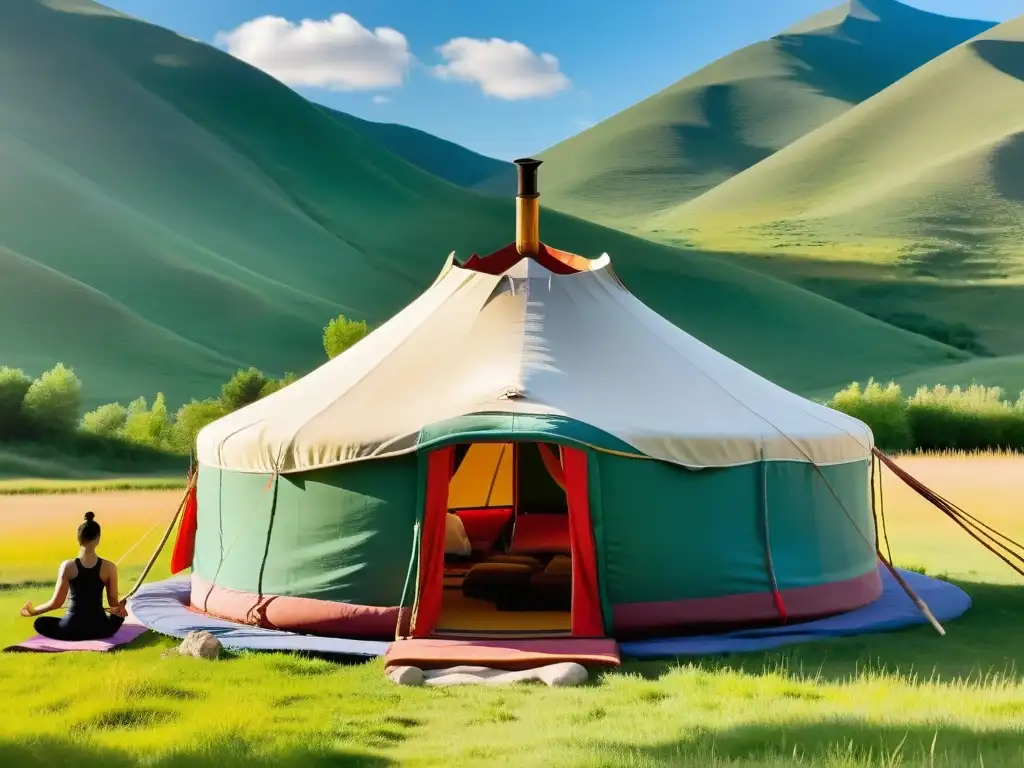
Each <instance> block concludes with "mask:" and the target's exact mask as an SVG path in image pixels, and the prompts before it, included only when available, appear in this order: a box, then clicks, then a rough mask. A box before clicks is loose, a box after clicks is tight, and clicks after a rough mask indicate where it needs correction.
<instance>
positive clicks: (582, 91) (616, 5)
mask: <svg viewBox="0 0 1024 768" xmlns="http://www.w3.org/2000/svg"><path fill="white" fill-rule="evenodd" d="M106 4H108V5H112V6H113V7H115V8H118V9H119V10H121V11H124V12H126V13H129V14H131V15H133V16H137V17H139V18H143V19H146V20H148V21H151V22H154V23H156V24H159V25H161V26H164V27H169V28H170V29H173V30H175V31H177V32H180V33H182V34H185V35H188V36H190V37H194V38H197V39H199V40H203V41H205V42H210V43H215V42H217V40H218V34H219V33H224V32H231V31H233V30H234V31H235V33H234V35H233V36H232V37H230V38H228V39H227V40H225V39H223V38H222V39H221V42H220V43H219V44H220V45H221V46H222V47H227V46H229V45H231V46H235V47H236V49H237V50H245V51H248V52H250V53H249V54H247V55H252V56H253V57H260V60H261V61H264V60H266V59H267V57H271V58H273V63H274V65H275V66H278V67H281V68H282V70H281V71H287V72H289V73H292V72H294V73H296V74H295V75H294V76H291V75H289V76H290V77H292V79H293V80H305V81H307V82H309V83H323V84H324V85H312V84H310V85H302V84H300V83H295V84H293V87H295V89H296V90H298V91H299V92H301V93H303V94H304V95H306V96H308V97H309V98H312V99H314V100H316V101H319V102H321V103H323V104H326V105H329V106H332V107H335V108H337V109H340V110H343V111H345V112H350V113H352V114H355V115H358V116H360V117H365V118H367V119H370V120H380V121H385V122H396V123H404V124H406V125H412V126H415V127H417V128H420V129H422V130H425V131H428V132H430V133H433V134H435V135H438V136H442V137H444V138H446V139H450V140H452V141H455V142H458V143H459V144H462V145H464V146H466V147H469V148H471V149H474V150H476V151H478V152H482V153H484V154H487V155H491V156H493V157H499V158H502V159H511V158H514V157H519V156H522V155H526V154H533V153H536V152H539V151H540V150H542V149H545V148H546V147H549V146H551V145H552V144H555V143H557V142H558V141H560V140H562V139H564V138H567V137H569V136H571V135H573V134H575V133H579V132H580V131H581V130H583V129H584V128H585V127H587V126H588V125H590V124H593V123H595V122H599V121H601V120H603V119H604V118H606V117H609V116H610V115H612V114H614V113H616V112H618V111H620V110H622V109H624V108H626V107H628V106H630V105H631V104H634V103H636V102H637V101H640V100H641V99H643V98H645V97H646V96H649V95H651V94H653V93H655V92H656V91H658V90H660V89H662V88H664V87H665V86H667V85H670V84H671V83H673V82H675V81H676V80H678V79H680V78H682V77H684V76H685V75H687V74H689V73H690V72H693V71H694V70H696V69H699V68H700V67H701V66H703V65H704V64H707V63H708V62H710V61H712V60H714V59H716V58H718V57H720V56H723V55H725V54H727V53H729V52H731V51H733V50H735V49H737V48H740V47H742V46H744V45H748V44H750V43H753V42H756V41H758V40H762V39H765V38H767V37H770V36H771V35H773V34H776V33H778V32H779V31H781V30H783V29H785V28H786V27H788V26H790V25H792V24H794V23H795V22H797V21H799V20H801V19H803V18H806V17H808V16H810V15H812V14H814V13H817V12H819V11H821V10H823V9H825V8H828V7H830V6H832V5H836V4H838V3H837V2H836V1H835V0H713V1H712V0H629V2H608V0H515V1H514V2H509V1H508V0H504V1H502V0H106ZM907 4H908V5H913V6H916V7H918V8H922V9H925V10H929V11H934V12H937V13H944V14H947V15H950V16H967V17H971V18H978V19H991V20H996V21H1003V20H1006V19H1009V18H1011V17H1013V16H1014V15H1017V14H1020V13H1021V12H1022V8H1021V5H1020V0H909V1H908V2H907ZM339 13H343V14H347V15H348V16H350V17H352V19H354V20H355V22H358V25H360V26H354V24H353V22H344V23H343V24H340V25H337V26H335V25H331V26H328V25H327V23H326V22H328V20H330V19H331V18H332V17H333V16H334V15H335V14H339ZM264 16H276V17H282V18H283V19H286V20H287V21H288V22H291V23H292V24H294V25H298V24H299V22H301V21H302V20H306V19H308V20H311V21H314V22H325V23H324V24H313V25H310V26H308V27H307V28H306V29H305V30H304V31H303V30H299V28H298V27H297V26H294V27H292V26H289V25H287V24H285V23H284V22H278V23H276V24H274V23H272V22H269V21H266V20H265V21H263V22H260V23H257V24H254V25H250V26H248V27H242V25H244V24H245V23H246V22H251V21H252V20H254V19H259V18H260V17H264ZM240 27H241V29H239V28H240ZM380 27H387V28H390V29H393V30H396V31H397V32H398V33H400V35H401V37H398V36H396V35H394V34H392V33H387V32H385V33H378V32H377V29H378V28H380ZM361 28H362V31H360V29H361ZM297 30H298V34H296V31H297ZM339 30H340V32H339ZM339 35H340V38H339ZM402 38H404V41H403V39H402ZM458 38H470V40H469V41H465V40H464V41H461V42H456V43H453V44H451V45H449V46H448V47H447V48H445V52H446V53H447V55H445V54H443V53H442V52H441V51H439V48H441V47H442V46H445V45H446V44H447V43H449V42H450V41H452V40H453V39H458ZM493 38H499V39H501V40H504V41H509V42H519V43H521V44H522V45H523V46H525V47H526V48H528V49H529V51H527V50H526V49H525V48H513V47H510V46H502V45H497V46H494V45H486V44H484V43H474V42H473V40H480V41H490V40H491V39H493ZM339 39H342V40H350V41H352V42H354V45H353V46H349V48H347V49H346V50H347V51H349V52H347V53H344V54H342V55H344V56H356V57H358V56H362V57H364V58H363V59H360V62H363V61H365V62H367V63H366V64H365V65H363V64H362V63H361V64H360V65H359V66H352V65H351V64H350V65H347V66H339V65H338V63H337V58H331V56H333V55H334V54H331V53H330V50H333V49H332V48H331V46H332V45H336V44H337V41H338V40H339ZM311 48H313V49H317V50H319V51H320V54H312V55H313V56H314V57H315V56H317V55H321V56H326V57H327V58H328V59H330V61H325V62H322V63H320V65H319V66H312V68H311V67H310V65H311V63H312V64H314V65H315V64H316V62H315V61H314V62H311V61H310V59H309V58H308V56H309V55H310V54H309V53H308V51H309V49H311ZM541 54H550V55H551V56H554V57H556V58H557V65H556V64H554V63H552V62H551V61H546V62H545V61H542V60H539V59H538V58H537V56H538V55H541ZM243 58H245V56H243ZM250 60H251V59H250ZM352 60H353V59H347V61H352ZM332 62H333V63H332ZM437 66H446V67H447V69H444V70H441V72H440V74H446V75H447V76H442V77H439V76H438V71H437V70H433V69H432V68H434V67H437ZM332 67H333V71H332ZM510 67H511V70H510ZM339 70H341V71H344V73H345V74H344V75H343V77H344V78H346V79H348V80H350V81H351V82H337V76H338V75H337V72H338V71H339ZM513 70H514V71H518V72H520V73H521V76H520V77H519V78H512V79H511V80H510V79H509V78H507V76H506V77H505V79H502V78H500V77H498V76H497V75H494V76H488V75H486V73H488V72H499V71H500V72H505V73H507V72H509V71H513ZM478 73H485V74H478ZM472 75H476V76H477V77H478V79H477V80H475V81H474V80H466V79H464V78H466V77H469V76H472ZM282 79H283V78H282ZM346 89H347V90H346ZM485 90H490V91H491V94H492V95H488V94H487V93H485Z"/></svg>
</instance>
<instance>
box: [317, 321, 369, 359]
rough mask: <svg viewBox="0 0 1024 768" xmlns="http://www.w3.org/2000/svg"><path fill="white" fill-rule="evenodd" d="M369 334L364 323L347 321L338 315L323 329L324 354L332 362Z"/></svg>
mask: <svg viewBox="0 0 1024 768" xmlns="http://www.w3.org/2000/svg"><path fill="white" fill-rule="evenodd" d="M369 332H370V329H369V327H368V326H367V325H366V323H365V322H364V321H362V320H358V321H356V320H349V319H348V318H346V317H345V316H344V315H338V316H337V317H336V318H334V319H333V320H331V322H329V323H328V324H327V327H326V328H324V352H326V353H327V358H328V359H329V360H333V359H334V358H336V357H337V356H338V355H340V354H341V353H342V352H344V351H345V350H346V349H348V348H349V347H351V346H353V345H354V344H356V342H358V341H359V340H360V339H362V338H363V337H365V336H366V334H367V333H369Z"/></svg>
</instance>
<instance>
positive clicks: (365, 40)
mask: <svg viewBox="0 0 1024 768" xmlns="http://www.w3.org/2000/svg"><path fill="white" fill-rule="evenodd" d="M217 42H218V43H220V44H222V45H224V46H226V47H227V49H228V52H229V53H231V54H232V55H233V56H236V57H237V58H239V59H241V60H242V61H245V62H248V63H249V64H252V65H253V66H255V67H259V68H260V69H262V70H263V71H265V72H266V73H267V74H270V75H272V76H274V77H276V78H277V79H278V80H280V81H281V82H283V83H287V84H288V85H294V86H312V87H318V88H329V89H331V90H339V91H355V90H367V89H371V88H392V87H395V86H399V85H401V84H402V80H403V78H404V77H405V74H406V72H407V71H408V69H409V65H410V64H411V63H412V54H411V53H410V52H409V43H408V41H407V40H406V39H405V35H403V34H402V33H401V32H398V31H397V30H394V29H391V28H390V27H377V28H376V29H374V30H369V29H367V28H366V27H364V26H363V25H362V24H360V23H359V22H358V21H356V20H355V19H354V18H352V17H351V16H349V15H348V14H347V13H336V14H334V15H333V16H331V17H330V18H329V19H325V20H322V21H317V20H314V19H303V20H302V21H301V22H298V23H292V22H290V21H288V20H287V19H283V18H281V17H279V16H260V17H259V18H256V19H252V20H251V21H247V22H245V23H244V24H241V25H240V26H238V27H236V28H235V29H233V30H231V31H229V32H221V33H219V34H218V35H217Z"/></svg>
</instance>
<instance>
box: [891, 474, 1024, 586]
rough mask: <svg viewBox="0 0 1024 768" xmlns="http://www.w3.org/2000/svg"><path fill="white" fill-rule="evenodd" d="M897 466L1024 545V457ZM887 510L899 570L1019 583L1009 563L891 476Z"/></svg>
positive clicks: (893, 550) (965, 578)
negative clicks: (918, 569) (916, 568)
mask: <svg viewBox="0 0 1024 768" xmlns="http://www.w3.org/2000/svg"><path fill="white" fill-rule="evenodd" d="M897 462H898V463H899V465H900V466H901V467H903V468H904V469H905V470H906V471H907V472H909V473H910V474H911V475H913V476H914V477H916V478H917V479H918V480H920V481H921V482H922V483H924V484H925V485H926V486H928V487H929V488H931V489H932V490H933V491H935V492H936V493H938V494H939V495H941V496H943V497H944V498H946V499H948V500H949V501H951V502H953V503H954V504H956V505H957V506H959V507H961V508H962V509H963V510H964V511H966V512H968V513H970V514H971V515H973V516H975V517H977V518H978V519H979V520H981V521H982V522H984V523H985V524H987V525H990V526H992V527H993V528H995V529H996V530H998V531H1000V532H1002V533H1004V534H1006V535H1008V536H1010V537H1012V538H1014V539H1016V540H1017V541H1021V542H1024V508H1022V503H1024V502H1022V500H1024V456H1019V455H1013V454H990V455H988V456H985V457H970V456H967V455H956V454H946V455H939V456H935V455H932V456H929V455H920V456H903V457H901V458H899V459H897ZM881 480H882V482H881V491H882V493H881V497H882V500H883V501H884V506H883V507H882V509H883V511H884V513H885V522H886V526H885V527H886V529H887V531H888V534H889V543H890V544H891V547H892V554H893V559H894V560H895V561H896V564H897V565H913V566H919V565H920V566H924V567H926V568H927V569H928V572H929V573H932V574H936V573H944V574H946V575H948V576H950V577H953V578H959V579H964V580H967V581H985V582H995V583H1010V582H1019V577H1018V576H1017V575H1016V574H1015V573H1014V572H1013V571H1012V570H1010V569H1009V568H1008V567H1007V566H1006V565H1005V564H1004V563H1002V562H1001V561H1000V560H998V559H997V558H996V557H995V556H994V555H992V554H991V553H990V552H988V551H987V550H986V549H984V548H983V547H982V546H981V545H980V544H978V543H976V542H975V541H973V540H971V539H970V538H969V537H968V536H967V534H966V533H964V532H963V530H962V529H961V528H960V527H959V526H958V525H957V524H956V523H954V522H953V521H952V520H950V519H949V518H947V517H945V516H944V515H943V514H941V513H940V512H939V511H938V510H936V509H935V507H933V506H932V505H931V504H930V503H928V502H927V501H926V500H925V499H923V498H922V497H921V496H919V495H918V494H916V493H915V492H914V491H912V490H911V489H910V488H908V487H907V486H905V485H904V484H903V483H902V482H901V481H900V480H899V479H897V478H896V477H894V476H893V475H892V473H890V472H889V471H888V470H884V471H883V472H882V475H881Z"/></svg>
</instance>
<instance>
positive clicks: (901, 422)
mask: <svg viewBox="0 0 1024 768" xmlns="http://www.w3.org/2000/svg"><path fill="white" fill-rule="evenodd" d="M828 406H829V407H831V408H834V409H835V410H837V411H842V412H843V413H845V414H847V415H849V416H853V417H854V418H855V419H860V420H861V421H863V422H864V423H865V424H867V425H868V426H869V427H870V428H871V431H872V433H874V436H875V444H876V445H877V446H878V447H879V448H881V449H882V450H886V451H905V450H909V449H910V448H912V447H914V441H913V433H912V432H911V429H910V424H909V422H908V421H907V412H906V406H905V403H904V402H903V392H902V391H901V390H900V388H899V386H898V385H897V384H895V383H892V382H890V383H889V384H888V386H885V387H883V386H882V385H881V384H879V383H878V382H876V381H875V380H874V379H872V380H870V381H869V382H868V384H867V386H866V387H864V389H861V386H860V384H858V383H856V382H854V383H853V384H851V385H850V386H848V387H847V388H846V389H844V390H842V391H841V392H838V393H836V395H835V396H834V397H833V398H832V399H831V400H830V401H829V402H828Z"/></svg>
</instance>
